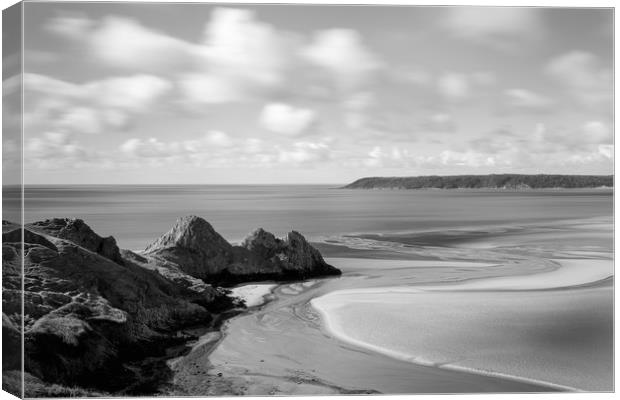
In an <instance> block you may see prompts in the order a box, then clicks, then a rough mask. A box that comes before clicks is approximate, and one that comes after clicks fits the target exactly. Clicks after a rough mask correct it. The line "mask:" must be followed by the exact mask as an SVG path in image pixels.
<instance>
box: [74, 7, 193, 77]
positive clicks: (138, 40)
mask: <svg viewBox="0 0 620 400" xmlns="http://www.w3.org/2000/svg"><path fill="white" fill-rule="evenodd" d="M83 35H85V36H83V37H82V38H81V40H83V41H85V45H86V47H87V49H88V50H89V51H90V52H92V53H93V54H94V56H95V57H97V58H98V59H99V60H101V61H103V62H105V63H106V64H108V65H110V66H113V67H117V68H124V69H129V70H136V71H140V72H161V71H166V70H170V69H172V68H178V67H181V66H184V65H186V64H188V63H190V62H191V61H192V59H193V57H194V53H195V49H194V45H192V44H190V43H187V42H185V41H182V40H180V39H176V38H174V37H171V36H169V35H167V34H164V33H160V32H158V31H155V30H152V29H149V28H146V27H144V26H143V25H142V24H140V23H139V22H138V21H136V20H134V19H131V18H124V17H116V16H109V17H105V18H104V19H103V20H102V21H101V22H100V23H99V26H98V27H97V28H95V29H92V30H91V31H90V32H89V33H88V34H85V33H83ZM78 39H80V38H78Z"/></svg>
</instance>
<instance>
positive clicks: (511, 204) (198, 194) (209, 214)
mask: <svg viewBox="0 0 620 400" xmlns="http://www.w3.org/2000/svg"><path fill="white" fill-rule="evenodd" d="M24 193H25V197H24V221H25V222H26V223H28V222H34V221H39V220H44V219H47V218H58V217H68V218H81V219H83V220H84V221H85V222H86V223H87V224H88V225H90V226H91V227H92V228H93V230H94V231H95V232H97V233H98V234H100V235H102V236H108V235H112V236H114V237H115V238H116V240H117V242H118V244H119V246H120V247H121V248H126V249H131V250H140V249H144V248H145V247H146V246H147V245H148V244H149V243H150V242H151V241H153V240H155V239H156V238H157V237H159V236H160V235H161V234H163V233H164V232H166V231H168V230H169V229H170V228H171V227H172V226H173V224H174V223H175V221H176V220H177V218H179V217H182V216H185V215H197V216H200V217H202V218H204V219H206V220H207V221H209V222H210V223H211V224H212V225H213V227H214V228H215V229H216V230H217V231H218V232H219V233H220V234H221V235H222V236H224V237H225V238H226V239H228V240H229V241H232V242H239V241H241V240H242V239H243V238H244V237H245V236H246V235H247V234H248V233H249V232H250V231H252V230H254V229H255V228H258V227H261V228H263V229H265V230H267V231H270V232H272V233H274V234H276V235H284V234H285V233H286V232H288V231H291V230H296V231H298V232H300V233H302V234H303V235H305V236H306V237H307V238H309V239H310V240H311V241H322V240H327V239H329V238H331V237H338V236H342V235H348V234H352V235H356V234H369V233H370V234H381V233H410V232H417V231H420V232H423V231H433V230H441V229H469V228H473V229H475V228H476V227H481V226H485V227H492V226H504V225H507V224H511V225H512V224H529V223H541V222H545V221H548V222H553V221H557V220H565V219H588V218H595V217H601V216H611V215H612V214H613V190H611V189H592V190H589V189H577V190H564V189H563V190H530V191H510V190H465V189H464V190H458V189H457V190H355V189H341V188H339V186H338V185H67V186H58V185H54V186H26V187H25V189H24ZM19 195H20V189H19V187H17V186H4V187H3V217H2V218H3V219H4V220H9V221H17V220H19V218H20V215H19V211H18V210H19V203H20V197H19Z"/></svg>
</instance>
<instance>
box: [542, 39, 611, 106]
mask: <svg viewBox="0 0 620 400" xmlns="http://www.w3.org/2000/svg"><path fill="white" fill-rule="evenodd" d="M545 72H546V73H547V74H548V75H549V76H550V77H551V78H552V79H555V80H556V81H557V82H558V83H559V84H561V85H562V87H563V88H564V89H565V90H566V91H567V92H568V93H569V94H570V95H571V96H572V97H573V98H574V99H575V100H576V101H577V102H578V103H579V104H580V105H583V106H587V107H592V108H594V107H599V106H604V107H611V104H612V100H613V98H612V97H613V73H612V71H611V67H609V68H607V67H604V66H602V65H601V63H600V61H599V59H598V58H597V57H596V56H595V55H594V54H591V53H588V52H585V51H577V50H575V51H571V52H568V53H564V54H561V55H559V56H557V57H555V58H553V59H551V60H550V61H549V62H548V63H547V65H546V66H545Z"/></svg>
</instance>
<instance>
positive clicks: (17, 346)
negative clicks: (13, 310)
mask: <svg viewBox="0 0 620 400" xmlns="http://www.w3.org/2000/svg"><path fill="white" fill-rule="evenodd" d="M2 348H3V349H4V350H3V351H2V370H3V371H7V370H11V369H21V367H22V358H21V348H22V337H21V333H20V332H19V329H18V328H17V327H16V326H15V324H13V321H11V319H10V318H9V317H8V316H7V315H6V314H5V313H2Z"/></svg>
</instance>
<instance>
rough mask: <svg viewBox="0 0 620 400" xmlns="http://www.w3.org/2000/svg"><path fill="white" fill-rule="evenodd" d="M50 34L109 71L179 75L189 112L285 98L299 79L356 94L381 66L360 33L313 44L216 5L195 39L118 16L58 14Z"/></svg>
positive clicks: (245, 12)
mask: <svg viewBox="0 0 620 400" xmlns="http://www.w3.org/2000/svg"><path fill="white" fill-rule="evenodd" d="M65 23H66V25H65ZM48 30H50V31H51V32H53V33H55V34H58V35H61V36H63V37H65V38H71V39H72V40H74V41H75V42H76V43H79V44H80V45H81V46H82V48H83V49H84V50H85V51H86V52H88V53H89V54H91V55H92V59H93V60H96V61H97V62H100V63H104V64H105V65H106V66H108V67H113V68H117V69H124V70H129V71H135V72H140V73H150V74H157V75H165V76H168V77H171V78H172V77H174V79H175V80H177V81H178V87H179V89H180V92H181V94H183V95H184V101H182V102H181V103H182V104H185V105H186V106H188V107H189V108H197V107H199V105H201V104H216V103H230V102H243V101H248V100H253V99H255V98H257V97H264V96H265V95H270V94H271V95H272V94H274V93H277V94H282V93H284V92H287V91H290V87H291V84H292V83H293V82H294V84H295V85H296V87H308V88H310V87H317V88H318V87H323V88H325V87H327V86H329V87H333V86H334V85H335V86H337V87H338V88H340V89H346V90H349V89H351V88H353V87H357V86H358V85H361V84H363V83H365V82H366V81H367V80H368V78H369V77H370V75H371V74H372V73H373V72H374V71H375V70H377V69H378V68H379V67H380V65H381V63H380V61H379V60H378V58H377V57H376V56H375V55H374V54H372V53H371V52H370V51H369V50H368V49H367V48H366V47H365V46H364V44H363V41H362V38H361V36H360V34H359V33H358V32H357V31H354V30H350V29H329V30H324V31H319V32H316V33H315V36H314V38H313V39H312V40H310V38H304V37H303V36H302V35H299V34H294V33H291V32H288V31H285V30H281V29H277V28H275V27H274V26H273V25H271V24H268V23H265V22H263V21H260V20H259V19H258V18H257V16H256V14H255V12H254V11H253V10H249V9H240V8H229V7H216V8H214V9H213V11H212V12H211V14H210V16H209V19H208V21H207V22H206V24H205V28H204V31H203V36H202V38H200V39H199V40H197V41H196V42H190V41H186V40H183V39H180V38H177V37H174V36H172V35H169V34H167V33H165V32H160V31H157V30H155V29H152V28H149V27H147V26H144V25H143V24H141V23H140V22H139V21H137V20H135V19H132V18H127V17H119V16H107V17H104V18H102V19H100V20H91V19H88V18H87V17H85V16H80V15H76V16H69V17H66V16H63V17H57V18H55V19H52V20H51V21H50V22H49V23H48ZM128 38H131V40H128ZM317 80H318V81H317ZM326 83H327V85H326ZM328 91H329V90H328Z"/></svg>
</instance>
